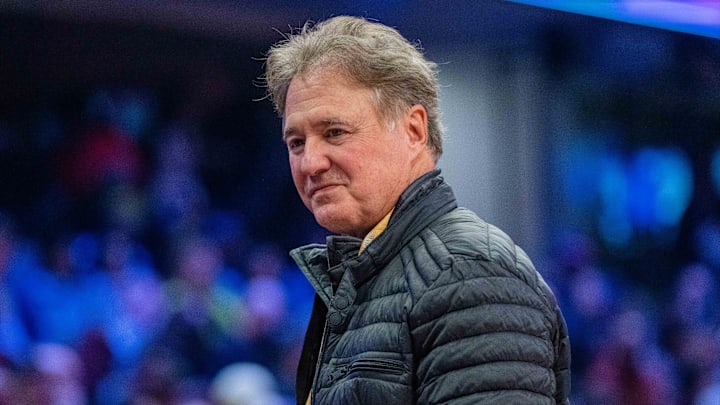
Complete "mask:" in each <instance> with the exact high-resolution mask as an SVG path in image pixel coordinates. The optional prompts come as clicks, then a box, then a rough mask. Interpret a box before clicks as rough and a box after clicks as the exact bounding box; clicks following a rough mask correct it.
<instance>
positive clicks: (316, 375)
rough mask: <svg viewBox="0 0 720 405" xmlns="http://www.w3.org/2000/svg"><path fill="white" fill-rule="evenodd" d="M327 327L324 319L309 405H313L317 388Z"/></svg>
mask: <svg viewBox="0 0 720 405" xmlns="http://www.w3.org/2000/svg"><path fill="white" fill-rule="evenodd" d="M327 327H328V321H327V317H325V326H323V333H322V337H320V352H319V353H318V359H317V362H316V363H315V375H314V376H313V383H312V386H310V405H314V404H315V387H317V384H318V378H319V377H320V365H321V364H322V359H323V349H324V348H325V335H327Z"/></svg>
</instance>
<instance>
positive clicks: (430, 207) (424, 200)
mask: <svg viewBox="0 0 720 405" xmlns="http://www.w3.org/2000/svg"><path fill="white" fill-rule="evenodd" d="M456 207H457V202H456V200H455V196H454V194H453V192H452V189H451V188H450V186H449V185H448V184H447V183H445V181H444V179H443V177H442V176H441V175H440V169H435V170H432V171H430V172H428V173H426V174H424V175H422V176H420V177H419V178H418V179H417V180H415V181H414V182H413V183H412V184H410V185H409V186H408V188H407V189H405V191H404V192H403V193H402V194H401V195H400V198H399V199H398V202H397V204H396V205H395V209H394V211H393V214H392V216H391V217H390V222H389V223H388V226H387V229H385V231H384V232H383V233H381V234H380V236H378V237H377V239H375V240H374V241H373V242H372V243H370V244H369V245H368V247H367V248H366V249H365V250H363V252H362V253H361V254H360V255H358V253H357V252H358V250H359V248H360V243H361V240H360V239H358V238H355V237H351V236H343V235H333V236H329V237H328V238H327V245H319V244H313V245H307V246H303V247H300V248H297V249H293V250H292V251H291V252H290V255H291V256H292V257H293V259H295V261H296V262H297V264H298V266H300V269H301V270H302V271H303V272H304V273H305V275H306V277H307V278H308V280H309V281H310V283H311V284H312V285H313V287H314V288H315V290H316V291H317V292H318V294H319V295H320V296H321V298H323V300H326V299H327V300H330V299H331V297H332V296H333V284H334V285H337V282H338V281H339V280H337V279H336V280H332V279H331V277H330V273H336V271H332V272H330V271H328V270H331V269H335V268H336V267H337V266H342V267H343V268H344V270H345V271H343V273H345V272H349V273H350V274H349V275H350V277H349V280H350V282H351V283H352V284H353V286H354V287H355V288H357V287H358V286H360V285H362V284H363V283H364V282H366V281H367V280H368V279H369V278H371V277H372V276H373V275H375V273H376V272H377V271H378V270H380V269H382V268H383V267H385V266H386V265H387V264H388V263H389V262H390V260H392V258H393V257H395V256H396V255H397V254H398V252H399V251H400V249H402V247H403V246H405V245H406V244H407V243H408V242H409V241H410V240H411V239H412V238H413V237H415V236H416V235H417V234H418V233H420V231H422V230H423V229H424V228H426V227H427V226H428V225H429V224H431V223H432V222H433V221H435V220H436V219H437V218H439V217H441V216H442V215H444V214H446V213H448V212H449V211H451V210H453V209H454V208H456ZM346 276H347V275H346ZM343 278H345V277H343Z"/></svg>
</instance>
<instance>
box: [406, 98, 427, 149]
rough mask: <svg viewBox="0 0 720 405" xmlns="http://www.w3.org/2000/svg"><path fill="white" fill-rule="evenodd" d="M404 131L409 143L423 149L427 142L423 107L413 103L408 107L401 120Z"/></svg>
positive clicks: (425, 115) (425, 112) (425, 117)
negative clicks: (403, 118)
mask: <svg viewBox="0 0 720 405" xmlns="http://www.w3.org/2000/svg"><path fill="white" fill-rule="evenodd" d="M403 125H404V127H405V128H404V129H405V133H406V134H407V136H408V141H409V143H410V145H411V146H412V147H413V148H415V149H418V150H424V149H425V148H426V147H427V143H428V118H427V111H426V110H425V107H423V106H422V105H420V104H415V105H414V106H412V107H410V108H409V109H408V110H407V112H406V114H405V120H403Z"/></svg>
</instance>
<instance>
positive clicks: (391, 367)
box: [329, 359, 407, 383]
mask: <svg viewBox="0 0 720 405" xmlns="http://www.w3.org/2000/svg"><path fill="white" fill-rule="evenodd" d="M406 369H407V368H406V366H405V363H403V362H401V361H395V360H379V359H378V360H369V359H368V360H356V361H354V362H352V363H350V364H347V365H344V366H341V367H338V368H337V369H336V370H335V371H333V372H332V373H330V376H329V380H330V381H329V382H330V383H333V382H334V381H337V380H339V379H340V378H342V377H344V376H346V375H347V374H350V373H351V372H353V371H380V372H383V373H386V374H394V375H401V374H403V373H404V372H406Z"/></svg>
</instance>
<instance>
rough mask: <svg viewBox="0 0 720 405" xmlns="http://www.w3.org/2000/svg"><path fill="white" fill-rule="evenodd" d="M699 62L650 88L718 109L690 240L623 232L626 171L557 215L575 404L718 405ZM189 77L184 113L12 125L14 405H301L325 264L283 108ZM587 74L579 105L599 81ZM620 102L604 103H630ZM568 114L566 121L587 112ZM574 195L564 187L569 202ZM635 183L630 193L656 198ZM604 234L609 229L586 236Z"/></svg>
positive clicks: (705, 91) (89, 94)
mask: <svg viewBox="0 0 720 405" xmlns="http://www.w3.org/2000/svg"><path fill="white" fill-rule="evenodd" d="M550 42H551V45H553V46H559V45H558V44H562V43H564V42H563V41H555V42H552V41H550ZM631 42H632V41H629V42H628V43H631ZM551 48H552V47H551ZM590 48H592V52H596V51H597V49H596V48H595V47H588V49H590ZM608 49H609V48H608ZM608 49H605V51H606V52H612V49H610V50H608ZM554 52H555V55H556V57H557V58H558V59H559V60H558V61H554V60H552V58H551V57H550V58H549V59H548V64H549V66H550V67H549V69H550V70H553V69H555V70H556V71H557V70H558V69H560V70H562V69H564V70H563V71H562V72H560V73H559V77H561V79H559V80H558V81H557V83H554V84H553V86H554V87H557V88H561V87H563V86H568V84H567V83H568V81H569V80H570V82H571V83H572V81H571V79H568V77H569V75H568V72H567V70H568V69H572V68H573V67H572V66H571V67H568V66H561V67H559V68H558V67H557V66H555V65H554V64H553V63H555V62H557V64H559V65H562V64H563V63H565V64H567V63H568V62H567V60H566V61H565V62H563V58H565V59H569V58H571V57H574V58H575V60H577V55H572V53H571V52H568V51H567V49H555V51H554ZM588 52H590V51H588ZM598 52H599V51H598ZM693 55H694V56H693V57H697V60H694V62H693V61H692V60H690V59H688V58H687V57H680V58H677V59H676V60H678V61H679V62H677V63H678V64H677V65H674V66H675V68H677V67H678V66H680V65H683V66H686V65H687V64H688V63H690V62H693V63H694V65H692V66H695V67H696V68H698V69H699V70H698V73H697V74H695V75H690V76H689V77H686V78H685V81H682V80H681V81H679V82H677V81H674V80H671V78H669V77H657V76H650V77H649V79H647V80H650V81H657V82H659V83H666V84H667V83H677V84H675V86H676V87H672V88H670V89H669V90H668V92H670V93H673V94H683V100H685V99H687V100H702V101H703V102H704V103H705V104H702V105H699V106H696V107H697V108H693V109H690V108H684V107H683V105H680V104H679V103H675V104H672V103H670V104H669V105H668V106H666V107H667V111H671V112H672V113H673V114H678V115H679V116H682V117H685V118H684V119H683V120H680V121H679V122H680V123H679V124H674V125H676V126H679V127H676V128H671V129H670V132H671V135H672V133H673V131H680V133H681V132H682V131H683V130H685V129H687V128H686V127H687V126H688V125H687V123H688V122H691V124H692V125H689V127H690V129H692V130H693V131H694V132H693V137H692V139H690V138H687V139H686V140H685V141H684V142H683V144H682V145H679V148H680V149H685V152H684V154H683V156H686V157H687V156H689V157H688V158H687V159H689V162H690V163H689V164H688V165H687V167H686V166H682V165H681V166H673V167H686V169H687V170H685V169H683V170H685V172H687V173H688V176H690V177H691V178H692V185H691V186H690V189H687V188H686V189H682V187H680V188H681V189H682V190H684V191H683V193H685V194H682V195H680V196H679V197H678V198H680V200H677V199H676V200H677V201H680V202H681V203H682V204H683V205H682V207H681V209H680V210H679V211H677V210H676V211H674V213H675V214H674V215H675V219H676V220H678V221H680V222H679V223H674V224H670V225H668V224H665V225H663V226H661V227H660V228H658V229H659V230H658V229H650V228H648V226H646V225H644V226H645V227H644V228H643V227H642V226H641V227H640V228H637V229H634V230H633V231H632V232H630V233H628V228H623V227H624V226H630V227H632V224H626V223H624V222H623V221H622V218H623V217H618V216H613V215H614V214H617V212H619V211H618V210H620V211H622V209H624V208H618V209H615V208H617V207H618V205H617V204H616V203H617V202H618V198H619V197H620V196H621V195H623V194H622V193H620V192H619V191H618V190H619V189H618V188H614V187H613V186H614V185H615V186H616V185H617V183H613V182H612V181H610V180H612V179H617V178H618V177H617V176H614V175H615V174H617V173H618V171H617V170H615V169H616V168H617V167H620V166H617V165H609V166H608V165H606V166H603V167H606V168H608V167H609V170H608V171H606V172H603V173H605V174H608V173H609V174H610V175H609V176H606V177H602V176H601V177H602V179H601V180H602V181H600V182H599V183H598V184H600V186H602V187H605V191H604V192H602V193H600V194H597V195H593V194H592V193H589V192H588V190H586V189H583V188H580V189H578V190H576V195H575V196H576V197H578V196H579V197H580V198H581V199H582V198H585V199H586V201H585V200H584V201H585V202H587V203H588V204H589V206H590V208H588V209H585V208H587V207H585V208H583V207H582V206H580V208H578V206H574V205H572V204H571V203H569V202H568V201H570V202H572V198H573V196H572V195H570V194H568V195H565V196H564V197H563V198H564V200H563V201H561V202H560V203H562V204H564V205H559V206H558V207H559V208H558V210H557V211H559V212H560V211H561V212H562V213H563V215H565V216H563V215H558V214H557V213H550V214H549V218H550V220H552V221H555V222H556V223H557V224H556V225H554V226H553V228H552V233H553V234H554V235H553V242H552V246H550V250H551V251H549V252H547V253H546V254H547V256H548V257H551V259H539V260H538V258H535V260H536V261H538V263H537V264H538V268H539V269H540V271H541V272H542V273H543V274H544V275H545V277H546V278H547V280H548V281H549V283H550V284H551V285H552V287H553V288H554V290H555V291H556V293H557V295H558V299H559V301H560V303H561V306H562V309H563V312H564V314H565V316H566V318H567V321H568V326H569V328H570V336H571V342H572V349H573V384H574V385H573V398H572V401H573V403H574V404H632V405H643V404H648V405H650V404H693V405H716V404H718V403H720V305H718V303H719V302H720V277H719V275H720V205H719V204H718V201H719V200H720V180H718V179H720V157H718V156H720V154H718V153H717V152H716V153H715V155H714V156H715V158H714V160H713V159H712V156H713V155H712V154H711V152H712V151H713V150H714V149H713V147H714V148H717V146H718V145H717V139H720V137H718V134H720V127H718V118H717V114H716V113H717V111H719V110H720V109H718V108H720V105H719V104H718V97H717V95H718V94H720V70H719V69H718V66H717V60H718V59H720V57H715V56H713V57H709V56H707V55H709V54H705V55H706V57H705V58H703V57H702V55H703V53H702V52H700V53H696V54H693ZM698 55H699V56H698ZM713 55H715V54H713ZM551 56H552V55H551ZM686 56H687V55H686ZM641 57H642V55H641ZM611 59H612V58H607V60H611ZM623 60H625V59H623ZM656 60H660V61H661V62H662V61H665V60H666V59H663V58H656ZM638 63H640V62H638ZM643 63H645V62H643ZM618 65H621V63H619V64H618ZM641 67H642V66H641ZM187 69H188V70H189V71H190V73H189V74H188V77H193V79H192V80H191V81H190V84H189V85H186V86H185V87H184V89H186V90H187V91H186V93H184V94H182V95H178V94H171V95H169V96H168V95H167V94H164V93H162V91H160V92H156V90H157V89H156V88H152V87H150V86H148V87H143V86H139V87H138V86H126V85H118V86H108V87H102V88H96V87H95V88H92V89H91V90H88V91H85V90H83V91H80V92H71V94H66V93H62V92H59V93H53V92H48V95H46V96H43V97H39V98H36V99H32V100H30V101H28V102H26V103H24V104H22V105H19V106H12V107H11V108H10V107H8V105H9V104H2V106H3V107H5V109H4V110H2V111H0V184H2V190H0V197H1V200H0V405H5V404H7V405H209V404H213V405H230V404H233V405H283V404H289V403H292V402H293V401H292V399H293V380H294V372H295V368H296V365H297V361H298V359H299V350H300V346H301V344H302V338H303V333H304V328H305V326H306V323H307V320H308V317H309V313H310V309H311V308H310V307H311V305H312V290H311V288H310V286H309V285H308V284H307V283H306V282H305V280H304V279H303V277H302V275H301V274H300V272H299V270H298V269H297V268H296V267H295V265H294V264H292V263H291V262H290V261H289V257H288V256H287V250H288V249H289V248H291V247H294V246H297V245H299V244H303V243H308V242H322V239H323V232H322V231H321V230H319V229H318V228H317V226H316V225H314V223H313V222H312V217H311V216H310V215H309V214H308V213H306V211H305V209H304V207H302V204H301V203H300V201H299V198H297V196H296V195H295V191H294V189H293V187H292V183H291V182H290V180H289V175H288V168H287V166H286V161H285V155H284V153H285V152H284V149H283V147H282V145H281V143H280V142H279V136H278V135H277V134H279V130H278V128H277V127H276V125H277V124H278V120H277V118H276V117H274V116H273V114H272V112H271V111H270V106H269V105H257V106H253V105H248V104H247V103H248V102H249V101H250V99H252V98H253V97H250V96H249V95H248V94H233V90H232V89H237V88H238V86H237V83H235V82H233V78H232V74H231V73H230V72H228V71H224V70H223V69H221V68H220V69H218V68H217V66H213V65H212V64H208V65H202V64H201V65H197V66H195V67H187ZM626 69H628V72H631V71H632V72H635V71H636V70H638V71H639V70H642V69H635V67H633V66H632V64H630V66H629V67H626ZM683 69H684V68H683ZM713 69H714V70H713ZM678 71H680V70H678ZM682 71H683V72H685V70H682ZM579 72H580V73H577V74H576V76H575V77H576V78H578V77H579V78H580V79H578V81H576V82H575V85H577V83H578V82H583V80H586V79H587V77H586V76H584V73H583V72H582V71H579ZM625 73H627V72H625ZM614 74H616V75H617V76H618V77H623V80H633V78H632V77H628V76H627V75H625V76H623V72H614ZM583 83H585V82H583ZM623 83H624V84H623V85H627V83H626V82H623ZM646 84H647V83H634V84H633V86H635V87H643V86H644V85H646ZM571 85H572V84H571ZM606 85H608V86H611V85H609V84H608V83H602V84H601V85H600V87H602V88H603V89H604V90H603V91H605V92H606V93H607V92H610V93H613V91H615V92H617V94H620V95H621V96H622V97H627V96H632V95H633V93H632V92H630V90H628V88H627V87H623V85H620V86H617V87H615V90H612V87H608V88H611V90H607V88H605V87H604V86H606ZM646 88H649V87H646ZM676 90H677V91H676ZM649 91H650V93H651V94H649V95H647V94H646V95H645V96H648V97H654V98H656V99H660V100H661V101H663V97H657V96H658V94H655V93H653V91H654V90H652V89H650V90H649ZM577 93H585V94H586V98H592V99H598V98H601V97H598V94H597V93H592V92H591V93H589V94H588V92H587V88H581V89H579V90H578V91H577ZM568 95H569V94H567V93H566V94H559V95H558V100H560V99H563V100H567V101H568V102H570V103H574V102H576V101H577V100H574V99H572V98H571V97H568ZM660 96H662V95H660ZM178 99H180V100H182V101H181V102H178V101H177V100H178ZM168 100H173V101H172V102H170V103H168ZM238 100H241V101H238ZM637 100H645V98H642V97H641V96H637V99H635V102H634V103H633V102H632V99H631V101H630V102H631V103H632V104H634V105H635V106H636V107H637V108H640V107H643V106H645V107H647V108H655V109H657V110H658V111H659V114H661V115H662V114H664V111H663V108H657V106H647V104H646V103H642V102H637ZM664 102H665V103H668V100H667V99H665V100H664ZM623 103H624V104H623ZM168 104H171V106H170V107H168ZM578 104H580V105H581V104H582V100H581V102H579V103H578ZM608 105H611V106H615V105H623V106H627V105H628V101H627V100H623V101H619V100H615V99H610V100H609V101H608ZM592 107H597V106H592ZM600 107H603V106H600ZM604 107H606V108H604V109H603V108H592V110H593V111H602V112H603V113H605V114H610V116H604V117H602V116H600V117H599V116H589V118H588V120H589V121H590V122H601V121H603V120H605V121H609V120H611V119H613V116H612V114H614V113H618V114H620V115H622V113H623V112H626V111H627V109H625V110H623V109H618V110H622V111H619V112H618V111H614V110H613V111H611V110H612V108H607V107H608V106H607V105H605V106H604ZM661 107H662V106H661ZM169 111H170V112H169ZM703 111H704V112H703ZM713 112H714V114H715V115H714V116H713V115H712V114H713ZM688 114H689V115H688ZM692 114H695V115H692ZM702 114H706V115H702ZM641 115H642V112H641ZM687 117H690V118H687ZM708 117H710V118H709V119H710V121H708ZM712 117H715V118H712ZM672 119H673V118H672V117H667V116H662V117H659V118H657V120H658V122H661V123H663V125H664V124H666V123H667V122H668V121H672ZM713 119H714V121H713ZM618 121H620V122H623V124H628V120H627V119H626V118H624V117H622V116H620V117H618ZM648 121H652V120H648ZM708 122H709V123H708ZM642 124H645V122H643V123H642ZM636 129H637V128H629V129H627V128H626V130H627V132H625V133H621V134H620V135H619V136H620V137H622V136H625V135H627V133H633V131H634V130H636ZM703 131H704V132H703ZM698 134H699V135H698ZM703 134H704V135H703ZM559 138H560V142H564V141H565V140H566V139H565V140H563V139H562V136H560V137H559ZM592 138H593V136H590V137H588V139H592ZM713 139H714V140H715V141H713V142H715V144H714V145H713V144H712V142H709V140H710V141H712V140H713ZM655 141H657V140H654V141H652V142H655ZM588 142H589V143H588V144H587V145H586V147H587V148H588V150H591V151H593V152H596V151H597V150H598V149H597V148H596V146H597V143H592V142H597V140H595V141H591V140H590V141H588ZM640 143H641V142H638V144H640ZM588 145H589V147H588ZM635 146H637V145H635ZM636 149H638V150H639V149H641V148H636ZM673 150H674V149H673ZM706 152H707V153H706ZM663 153H664V152H663ZM559 155H560V154H559ZM559 155H553V156H551V157H550V159H549V160H553V159H556V160H562V159H561V158H562V156H559ZM621 155H622V153H621ZM626 155H627V153H626ZM660 155H662V156H669V155H667V154H665V155H663V154H662V153H661V154H660ZM638 156H640V157H639V158H638V161H646V160H647V159H645V158H644V156H647V154H642V153H640V154H638ZM650 156H651V157H652V156H657V154H655V155H653V154H650ZM672 156H674V155H672ZM672 156H671V157H672ZM698 156H700V157H703V159H699V160H698V159H696V158H697V157H698ZM643 159H645V160H643ZM651 160H652V159H651ZM605 162H606V163H607V160H606V161H605ZM661 162H664V160H661ZM673 162H677V160H673ZM713 162H714V163H713ZM441 166H442V161H441ZM568 167H570V168H571V170H570V172H572V173H574V174H575V175H582V173H583V170H585V169H587V167H589V161H588V159H586V158H585V156H583V155H580V158H579V159H578V160H576V161H571V162H570V163H569V166H568ZM662 167H666V166H662ZM641 169H642V168H641ZM671 171H672V172H677V171H676V170H671ZM639 172H640V173H643V172H644V171H643V170H639ZM658 173H661V174H662V173H666V172H662V171H660V172H658ZM712 173H715V174H714V176H715V177H712V176H711V174H712ZM558 177H559V178H554V177H553V178H551V179H550V181H554V182H558V183H562V181H563V179H562V175H559V176H558ZM573 179H574V180H572V179H571V181H576V182H578V183H579V184H581V185H582V184H585V185H586V184H588V182H586V181H585V180H586V179H585V178H583V177H574V178H573ZM578 179H579V181H578ZM608 179H610V180H608ZM640 179H641V181H640V182H639V183H637V182H636V183H632V184H631V188H633V189H638V187H639V189H641V190H642V189H643V187H642V185H643V184H646V183H648V182H649V183H652V182H653V181H655V179H653V178H648V177H647V176H646V177H640ZM713 179H714V182H715V183H713ZM683 181H685V183H683ZM688 181H689V180H688ZM638 184H640V186H638ZM653 184H655V183H653ZM658 184H660V185H663V184H665V183H662V182H660V183H658ZM712 184H717V185H715V186H714V188H713V186H712ZM665 185H667V184H665ZM678 185H679V186H683V185H687V181H686V180H683V178H680V180H679V183H677V182H676V183H670V185H669V187H670V189H669V190H668V189H666V188H662V187H661V188H660V189H657V190H655V191H656V194H657V196H656V197H657V198H658V199H659V200H652V199H651V200H647V199H646V200H642V201H644V202H643V203H642V204H641V205H639V207H641V208H643V207H647V206H648V205H647V203H648V201H650V202H657V201H661V202H662V201H666V200H663V198H665V197H667V194H668V193H669V194H672V195H675V194H674V193H676V191H677V189H678ZM454 186H456V187H461V185H454ZM627 186H628V185H627V184H625V187H627ZM602 187H601V188H602ZM673 190H675V191H673ZM625 191H627V190H625ZM641 194H642V193H641ZM642 195H645V196H647V194H642ZM676 197H677V196H676ZM630 200H631V199H630ZM676 200H671V201H676ZM598 201H601V203H600V205H602V204H605V205H603V207H604V208H605V209H606V210H605V211H603V209H602V207H601V209H600V210H597V205H598V204H599V203H598ZM642 201H641V202H642ZM580 203H581V205H582V204H584V202H583V201H580ZM628 203H629V204H632V203H633V201H628ZM664 206H667V204H666V205H664ZM613 207H615V208H613ZM574 210H575V211H574ZM630 211H632V210H630ZM628 212H629V211H628ZM633 212H634V211H633ZM637 212H639V213H640V214H642V215H644V214H643V213H646V210H644V209H639V210H637ZM480 214H482V213H480ZM574 215H577V216H574ZM607 215H610V216H609V217H608V216H607ZM593 216H594V218H595V219H600V220H602V219H603V218H605V219H608V218H609V220H608V221H607V222H606V223H605V225H604V226H602V223H601V224H600V226H576V225H577V224H578V223H580V222H581V221H582V220H580V219H578V218H579V217H583V218H586V217H593ZM289 218H292V219H291V220H290V219H289ZM563 221H567V223H565V222H563ZM287 223H292V224H293V225H292V227H289V226H287V225H286V224H287ZM568 223H570V224H573V225H567V224H568ZM566 225H567V226H566ZM608 226H609V227H608ZM589 230H595V231H597V232H594V231H589ZM633 232H634V233H633ZM618 235H620V236H618ZM623 235H624V236H623ZM628 235H630V236H628ZM620 237H622V238H624V239H622V238H620ZM618 238H620V239H622V240H621V242H622V243H620V242H618V241H619V240H620V239H618Z"/></svg>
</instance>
